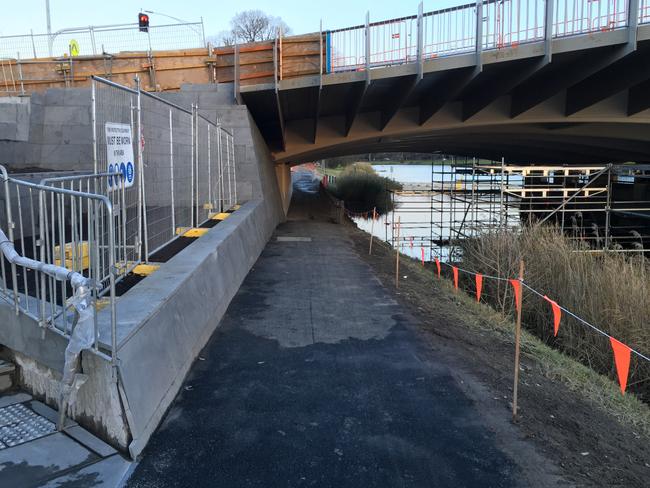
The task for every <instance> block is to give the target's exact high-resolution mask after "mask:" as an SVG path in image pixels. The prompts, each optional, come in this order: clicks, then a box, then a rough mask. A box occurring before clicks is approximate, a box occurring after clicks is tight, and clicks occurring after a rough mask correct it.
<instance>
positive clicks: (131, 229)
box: [92, 78, 143, 276]
mask: <svg viewBox="0 0 650 488" xmlns="http://www.w3.org/2000/svg"><path fill="white" fill-rule="evenodd" d="M92 97H93V104H92V115H93V117H92V118H93V124H94V129H93V146H94V148H93V153H94V172H95V173H96V174H100V173H116V172H119V173H121V174H122V175H123V181H124V185H125V188H124V191H123V195H122V196H121V201H120V202H119V204H118V207H117V211H116V212H115V214H116V217H115V218H116V219H118V218H119V226H118V231H119V232H120V233H121V243H122V245H121V246H120V248H119V252H118V255H117V257H116V259H117V261H116V267H117V274H118V276H124V275H126V274H127V273H128V272H129V271H130V270H131V269H132V268H133V267H134V266H135V265H137V264H138V263H139V262H140V261H141V260H142V248H141V246H142V244H143V237H142V232H143V226H142V201H143V194H142V184H141V180H142V169H143V168H142V161H141V160H140V158H139V154H140V151H139V148H140V147H141V145H140V144H139V138H138V136H137V134H138V92H137V91H136V90H131V89H129V88H126V87H123V86H120V85H117V84H115V83H111V82H109V81H107V80H103V79H100V78H97V79H93V81H92ZM95 183H98V184H100V186H99V187H97V188H96V192H97V193H100V194H104V195H110V194H112V193H114V192H119V191H120V186H119V185H118V184H117V182H116V181H115V179H111V178H108V179H105V180H101V179H100V180H95ZM114 197H115V195H113V196H112V197H111V199H113V198H114Z"/></svg>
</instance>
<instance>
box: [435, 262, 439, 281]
mask: <svg viewBox="0 0 650 488" xmlns="http://www.w3.org/2000/svg"><path fill="white" fill-rule="evenodd" d="M435 260H436V268H438V278H440V260H439V259H438V258H435Z"/></svg>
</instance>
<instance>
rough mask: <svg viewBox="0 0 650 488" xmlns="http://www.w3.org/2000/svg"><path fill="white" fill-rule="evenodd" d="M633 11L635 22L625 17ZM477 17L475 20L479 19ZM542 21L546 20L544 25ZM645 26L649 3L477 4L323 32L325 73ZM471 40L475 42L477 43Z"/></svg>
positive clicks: (483, 0) (500, 0) (532, 0)
mask: <svg viewBox="0 0 650 488" xmlns="http://www.w3.org/2000/svg"><path fill="white" fill-rule="evenodd" d="M630 6H633V7H634V8H638V18H635V17H636V15H631V14H630ZM479 16H480V20H481V21H480V22H479V21H478V20H479ZM547 19H548V22H547ZM637 21H638V23H641V24H643V23H648V22H650V0H548V1H547V0H478V1H476V2H471V3H467V4H465V5H459V6H457V7H451V8H445V9H441V10H436V11H433V12H426V13H425V12H423V10H422V4H420V12H419V13H418V14H417V15H412V16H409V17H402V18H399V19H391V20H386V21H382V22H372V23H371V22H370V14H369V13H368V14H367V15H366V22H365V24H364V25H357V26H354V27H347V28H344V29H336V30H332V31H327V32H326V43H327V46H326V53H327V56H326V58H327V70H326V71H327V72H328V73H330V72H337V71H357V70H364V69H370V68H373V67H379V66H389V65H396V64H404V63H413V62H420V61H422V60H426V59H430V58H435V57H441V56H451V55H456V54H463V53H469V52H475V51H480V50H490V49H501V48H504V47H516V46H518V45H519V44H524V43H528V42H536V41H541V40H543V39H545V37H546V35H547V31H546V25H547V23H548V24H549V25H550V26H551V32H550V33H549V35H550V36H551V37H553V38H559V37H566V36H573V35H580V34H588V33H591V32H600V31H610V30H615V29H619V28H625V27H628V26H632V27H635V22H637ZM477 36H478V37H479V38H480V39H481V41H480V45H477V44H478V43H477Z"/></svg>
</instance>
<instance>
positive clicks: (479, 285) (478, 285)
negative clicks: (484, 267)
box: [476, 274, 483, 302]
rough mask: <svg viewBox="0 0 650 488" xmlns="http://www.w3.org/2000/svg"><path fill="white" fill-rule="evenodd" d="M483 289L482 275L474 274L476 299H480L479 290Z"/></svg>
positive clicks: (478, 300)
mask: <svg viewBox="0 0 650 488" xmlns="http://www.w3.org/2000/svg"><path fill="white" fill-rule="evenodd" d="M482 291H483V275H482V274H477V275H476V301H477V302H480V301H481V292H482Z"/></svg>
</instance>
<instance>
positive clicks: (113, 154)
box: [105, 122, 135, 189]
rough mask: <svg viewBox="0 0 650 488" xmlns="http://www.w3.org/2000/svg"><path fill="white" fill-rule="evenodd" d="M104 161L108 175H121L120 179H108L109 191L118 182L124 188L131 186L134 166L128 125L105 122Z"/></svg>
mask: <svg viewBox="0 0 650 488" xmlns="http://www.w3.org/2000/svg"><path fill="white" fill-rule="evenodd" d="M105 130H106V156H107V157H106V161H107V164H108V167H107V168H106V171H107V172H108V173H122V178H120V177H119V176H118V177H115V178H109V180H108V187H109V189H116V188H118V186H120V181H124V186H125V188H130V187H132V186H133V182H134V181H135V166H134V165H133V161H134V158H133V137H132V136H133V135H132V133H131V126H130V125H129V124H118V123H115V122H106V126H105Z"/></svg>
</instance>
